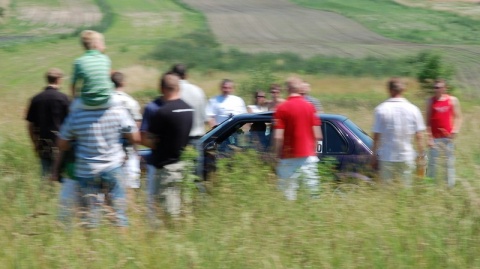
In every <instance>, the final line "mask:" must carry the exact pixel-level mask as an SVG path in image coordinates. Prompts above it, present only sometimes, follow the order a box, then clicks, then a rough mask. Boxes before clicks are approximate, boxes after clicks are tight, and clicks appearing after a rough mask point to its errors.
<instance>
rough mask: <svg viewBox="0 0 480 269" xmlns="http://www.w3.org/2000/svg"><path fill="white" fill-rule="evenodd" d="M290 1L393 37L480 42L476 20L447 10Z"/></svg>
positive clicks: (365, 0) (385, 0)
mask: <svg viewBox="0 0 480 269" xmlns="http://www.w3.org/2000/svg"><path fill="white" fill-rule="evenodd" d="M292 2H294V3H297V4H299V5H302V6H305V7H309V8H317V9H322V10H329V11H333V12H336V13H339V14H342V15H345V16H347V17H349V18H352V19H354V20H355V21H358V22H360V23H361V24H363V25H365V26H366V27H368V28H369V29H371V30H373V31H374V32H376V33H379V34H381V35H383V36H386V37H390V38H393V39H399V40H404V41H409V42H419V43H427V44H480V39H479V36H478V32H479V31H480V22H479V21H478V20H475V19H472V18H470V17H465V16H460V15H457V14H454V13H450V12H446V11H438V10H431V9H427V8H418V7H409V6H405V5H401V4H398V3H396V2H395V1H393V0H376V1H372V0H358V1H349V2H345V1H341V0H327V1H317V0H314V1H312V0H292Z"/></svg>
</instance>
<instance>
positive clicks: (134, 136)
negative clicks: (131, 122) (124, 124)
mask: <svg viewBox="0 0 480 269" xmlns="http://www.w3.org/2000/svg"><path fill="white" fill-rule="evenodd" d="M123 136H124V137H125V138H126V139H128V142H130V144H132V145H137V144H140V142H141V138H140V133H139V132H134V133H126V134H124V135H123Z"/></svg>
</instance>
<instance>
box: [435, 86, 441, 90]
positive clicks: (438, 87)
mask: <svg viewBox="0 0 480 269" xmlns="http://www.w3.org/2000/svg"><path fill="white" fill-rule="evenodd" d="M433 88H434V89H435V90H438V89H443V87H442V86H435V87H433Z"/></svg>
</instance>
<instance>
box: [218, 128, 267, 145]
mask: <svg viewBox="0 0 480 269" xmlns="http://www.w3.org/2000/svg"><path fill="white" fill-rule="evenodd" d="M270 127H271V124H270V123H269V122H265V121H250V122H240V123H238V124H237V125H235V127H234V128H232V132H231V133H229V134H228V136H226V137H225V138H224V139H222V140H221V141H219V142H220V143H219V144H218V150H219V151H221V152H226V151H231V150H236V149H255V150H257V151H267V150H268V148H269V146H270V141H271V132H270Z"/></svg>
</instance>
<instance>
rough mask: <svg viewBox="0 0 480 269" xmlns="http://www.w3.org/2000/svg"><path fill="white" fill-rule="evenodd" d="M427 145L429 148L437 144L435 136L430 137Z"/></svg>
mask: <svg viewBox="0 0 480 269" xmlns="http://www.w3.org/2000/svg"><path fill="white" fill-rule="evenodd" d="M427 145H428V147H429V148H433V147H434V146H435V141H434V140H433V138H429V139H428V141H427Z"/></svg>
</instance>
